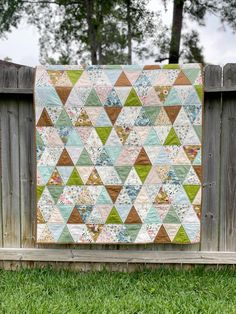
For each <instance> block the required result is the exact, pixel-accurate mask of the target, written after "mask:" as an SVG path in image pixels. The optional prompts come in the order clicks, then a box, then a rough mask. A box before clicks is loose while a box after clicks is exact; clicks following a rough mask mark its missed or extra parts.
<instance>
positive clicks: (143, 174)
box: [134, 165, 152, 183]
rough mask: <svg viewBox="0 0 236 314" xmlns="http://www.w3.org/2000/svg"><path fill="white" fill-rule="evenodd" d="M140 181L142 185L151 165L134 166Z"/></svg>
mask: <svg viewBox="0 0 236 314" xmlns="http://www.w3.org/2000/svg"><path fill="white" fill-rule="evenodd" d="M134 168H135V170H136V172H137V174H138V176H139V178H140V180H141V181H142V183H144V181H145V180H146V178H147V176H148V174H149V172H150V170H151V168H152V166H151V165H135V166H134Z"/></svg>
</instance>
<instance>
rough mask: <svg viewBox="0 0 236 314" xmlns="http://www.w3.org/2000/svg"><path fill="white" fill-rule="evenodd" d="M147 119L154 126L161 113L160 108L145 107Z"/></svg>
mask: <svg viewBox="0 0 236 314" xmlns="http://www.w3.org/2000/svg"><path fill="white" fill-rule="evenodd" d="M143 110H144V111H145V113H146V115H147V117H148V118H149V120H150V122H151V124H152V125H153V124H154V123H155V121H156V118H157V116H158V114H159V113H160V107H143Z"/></svg>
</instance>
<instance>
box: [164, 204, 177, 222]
mask: <svg viewBox="0 0 236 314" xmlns="http://www.w3.org/2000/svg"><path fill="white" fill-rule="evenodd" d="M163 222H164V223H166V224H179V223H180V222H181V221H180V219H179V217H178V215H177V213H176V211H175V210H174V208H173V206H171V207H170V209H169V211H168V213H167V214H166V216H165V218H164V220H163Z"/></svg>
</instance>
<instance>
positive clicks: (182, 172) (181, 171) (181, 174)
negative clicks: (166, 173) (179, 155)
mask: <svg viewBox="0 0 236 314" xmlns="http://www.w3.org/2000/svg"><path fill="white" fill-rule="evenodd" d="M173 169H174V171H175V174H176V175H177V177H178V178H179V180H180V182H181V183H183V181H184V179H185V178H186V176H187V174H188V172H189V169H190V166H186V165H181V166H180V165H178V166H173Z"/></svg>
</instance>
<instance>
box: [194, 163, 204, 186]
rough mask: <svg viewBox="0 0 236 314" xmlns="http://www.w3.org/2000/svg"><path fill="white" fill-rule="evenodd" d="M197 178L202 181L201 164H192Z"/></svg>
mask: <svg viewBox="0 0 236 314" xmlns="http://www.w3.org/2000/svg"><path fill="white" fill-rule="evenodd" d="M193 169H194V170H195V172H196V174H197V176H198V178H199V180H200V181H201V182H202V166H193Z"/></svg>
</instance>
